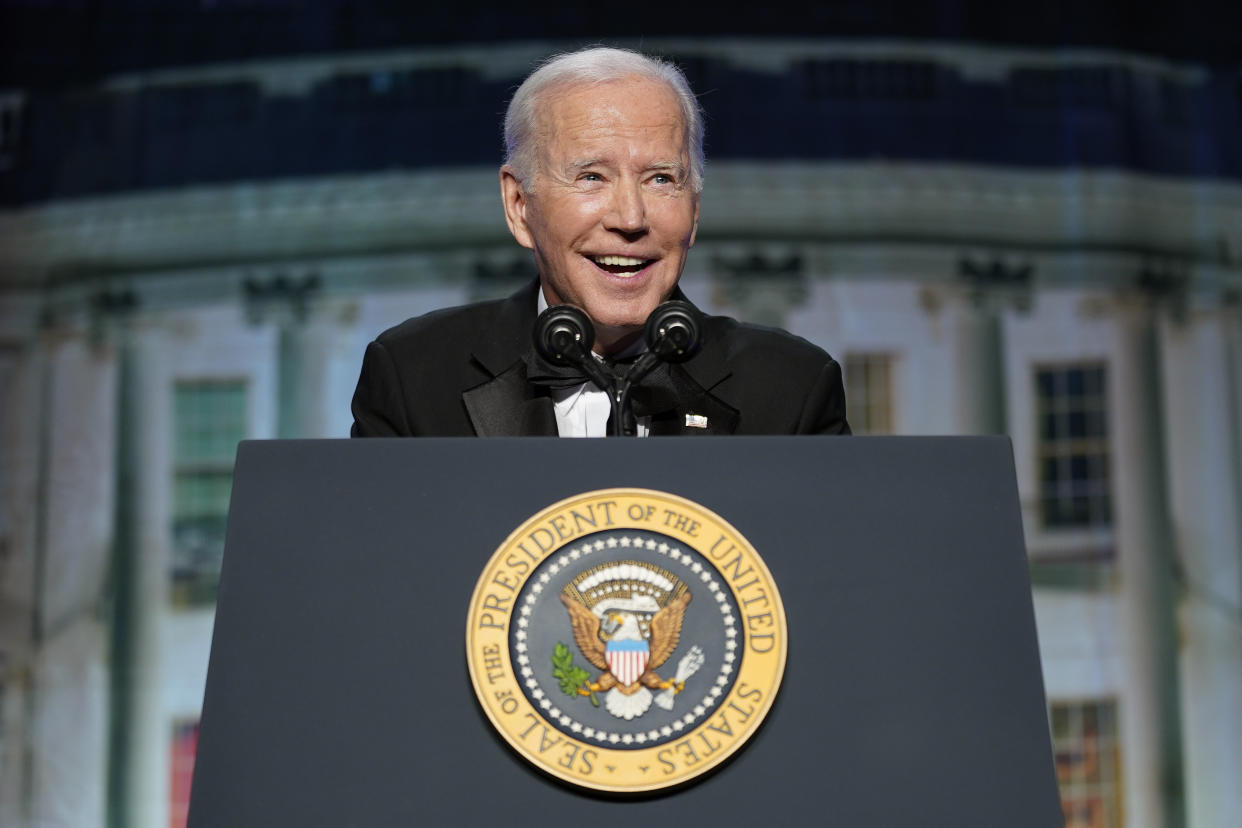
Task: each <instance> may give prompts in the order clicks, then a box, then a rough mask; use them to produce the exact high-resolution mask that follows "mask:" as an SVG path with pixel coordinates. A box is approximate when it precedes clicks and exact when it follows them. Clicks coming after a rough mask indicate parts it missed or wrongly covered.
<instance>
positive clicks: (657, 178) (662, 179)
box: [651, 173, 677, 185]
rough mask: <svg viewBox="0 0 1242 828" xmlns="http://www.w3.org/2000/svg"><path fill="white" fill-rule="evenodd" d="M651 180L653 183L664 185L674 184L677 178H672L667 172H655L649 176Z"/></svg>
mask: <svg viewBox="0 0 1242 828" xmlns="http://www.w3.org/2000/svg"><path fill="white" fill-rule="evenodd" d="M651 182H652V183H653V184H661V185H664V184H676V183H677V180H676V179H675V178H673V177H672V176H671V175H669V174H668V173H657V174H655V175H653V176H651Z"/></svg>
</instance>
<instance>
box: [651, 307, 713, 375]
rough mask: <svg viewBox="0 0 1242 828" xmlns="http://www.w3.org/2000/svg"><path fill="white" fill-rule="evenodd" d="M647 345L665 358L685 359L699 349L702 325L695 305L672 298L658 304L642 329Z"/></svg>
mask: <svg viewBox="0 0 1242 828" xmlns="http://www.w3.org/2000/svg"><path fill="white" fill-rule="evenodd" d="M643 336H644V337H645V338H646V340H647V349H648V350H649V351H651V352H652V353H653V354H655V355H656V356H658V357H659V358H660V359H661V360H663V361H664V362H685V361H686V360H688V359H690V358H691V357H692V356H694V355H695V354H696V353H698V351H699V345H700V343H701V341H702V329H701V328H700V327H699V319H698V314H697V312H696V311H695V308H694V305H691V304H690V303H689V302H683V301H681V300H680V299H672V300H670V301H668V302H664V303H663V304H661V305H659V306H658V307H656V309H655V310H653V311H652V312H651V315H650V316H648V317H647V325H646V327H645V328H644V329H643Z"/></svg>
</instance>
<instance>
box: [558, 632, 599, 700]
mask: <svg viewBox="0 0 1242 828" xmlns="http://www.w3.org/2000/svg"><path fill="white" fill-rule="evenodd" d="M552 677H553V678H554V679H556V680H557V681H559V682H560V683H561V692H562V693H564V694H565V695H566V696H586V697H587V698H589V699H590V700H591V704H593V705H594V706H596V707H599V699H597V698H595V691H594V690H592V689H591V686H590V685H589V684H588V683H587V682H588V680H589V679H590V678H591V674H590V673H588V672H587V671H586V670H584V669H582V668H581V667H579V666H577V665H575V664H574V654H573V653H571V652H570V651H569V648H568V647H566V646H565V645H564V644H562V643H561V642H559V641H558V642H556V646H555V647H553V648H552ZM583 691H585V692H583Z"/></svg>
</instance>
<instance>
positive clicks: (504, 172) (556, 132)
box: [500, 77, 699, 353]
mask: <svg viewBox="0 0 1242 828" xmlns="http://www.w3.org/2000/svg"><path fill="white" fill-rule="evenodd" d="M538 124H539V129H538V142H539V152H538V159H539V161H538V168H537V170H536V171H535V174H534V175H535V181H534V182H526V186H525V187H524V186H523V182H521V181H519V180H518V179H517V177H516V175H515V172H514V170H513V169H512V168H511V167H509V166H507V165H506V166H504V167H502V168H501V170H500V187H501V196H502V198H503V199H504V206H505V219H506V221H507V222H508V224H509V230H510V232H512V233H513V236H514V238H516V239H517V241H518V243H519V244H521V245H522V246H524V247H529V248H531V249H532V250H533V251H534V253H535V263H536V264H537V266H538V268H539V276H540V280H541V281H542V284H543V291H544V296H545V297H546V298H547V300H548V304H549V305H559V304H570V305H575V306H577V307H579V308H581V309H582V310H584V311H586V313H587V315H588V316H590V317H591V319H592V321H593V322H594V323H595V337H596V339H595V350H596V351H599V352H600V353H609V352H613V351H616V350H619V349H621V348H624V347H625V346H626V345H628V344H629V342H631V341H633V339H634V338H635V337H636V336H637V335H638V334H639V333H640V332H641V330H642V325H643V323H644V322H646V321H647V316H648V314H650V313H651V311H652V310H654V309H655V307H656V305H658V304H660V303H661V302H663V301H664V300H665V299H667V298H668V297H669V295H670V294H671V293H672V292H673V288H674V287H675V286H676V285H677V279H678V278H679V277H680V276H681V270H682V267H683V266H684V265H685V262H686V253H687V251H688V250H689V249H690V246H691V245H692V244H694V234H695V230H696V229H697V227H698V219H699V199H698V194H697V193H695V192H694V190H693V189H692V188H691V187H690V151H689V148H688V147H687V146H686V129H685V124H684V121H683V118H682V113H681V108H680V107H679V106H678V101H677V97H676V95H675V94H674V93H673V91H672V90H671V89H669V88H668V87H667V86H666V85H664V84H663V83H660V82H657V81H653V80H649V79H646V78H641V77H631V78H623V79H620V80H615V81H608V82H605V83H602V84H597V85H582V86H567V87H560V88H554V89H551V90H548V91H547V92H546V93H545V94H544V96H543V98H542V99H541V101H540V103H539V119H538ZM532 184H533V186H531V185H532Z"/></svg>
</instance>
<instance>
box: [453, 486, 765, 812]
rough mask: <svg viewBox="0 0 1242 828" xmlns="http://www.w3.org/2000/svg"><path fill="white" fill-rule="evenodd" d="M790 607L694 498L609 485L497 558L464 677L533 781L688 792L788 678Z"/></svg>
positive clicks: (571, 503)
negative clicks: (536, 773)
mask: <svg viewBox="0 0 1242 828" xmlns="http://www.w3.org/2000/svg"><path fill="white" fill-rule="evenodd" d="M785 653H786V629H785V612H784V609H783V607H782V606H781V600H780V595H779V594H778V592H777V589H776V584H775V583H774V582H773V580H772V576H771V574H770V573H769V572H768V569H767V567H766V566H765V565H764V563H763V561H762V560H761V559H760V558H759V555H758V553H756V552H755V550H754V548H753V547H752V546H751V545H750V544H749V543H748V542H747V541H746V539H745V538H743V537H742V536H741V535H740V534H739V533H738V532H737V530H736V529H734V528H733V527H732V526H730V525H729V524H728V523H726V522H725V521H724V520H722V519H721V518H720V517H719V516H717V515H715V514H713V513H712V512H710V511H708V510H707V509H704V508H703V507H702V506H699V505H698V504H696V503H692V502H691V501H689V500H686V499H684V498H681V497H678V496H676V495H671V494H667V493H664V492H657V491H651V490H646V489H605V490H601V491H595V492H588V493H585V494H581V495H578V496H576V497H571V498H569V499H567V500H563V501H561V502H560V503H556V504H553V505H551V506H549V507H548V508H546V509H544V510H543V511H542V512H540V513H539V514H537V515H535V516H533V517H531V518H530V519H529V520H527V521H526V522H525V523H523V524H522V525H521V526H519V527H518V528H517V529H515V530H514V532H513V533H512V534H511V535H510V536H509V537H508V538H507V539H506V540H505V542H504V543H503V544H501V546H500V548H499V549H497V550H496V552H495V554H494V555H492V558H491V560H490V561H489V562H488V564H487V566H486V568H485V569H484V570H483V574H482V575H481V576H480V577H479V582H478V585H477V586H476V587H475V591H474V597H473V598H472V599H471V602H470V611H469V615H468V617H467V625H466V660H467V663H468V665H469V668H470V679H471V681H472V683H473V684H474V690H475V693H476V694H477V696H478V698H479V703H480V704H481V705H482V706H483V710H484V711H485V712H486V714H487V716H488V718H489V719H490V720H491V722H492V724H493V725H495V727H496V729H497V730H498V731H499V732H500V734H501V735H502V736H503V737H504V739H505V740H506V741H507V742H508V743H509V744H510V745H512V746H513V748H514V749H515V750H516V751H517V752H518V753H519V754H520V755H522V756H523V757H524V758H525V759H527V760H528V761H530V762H531V763H533V764H534V765H535V766H536V767H538V768H540V769H541V770H543V771H545V772H547V773H549V774H551V775H553V776H555V777H557V778H559V779H561V780H563V781H565V782H569V783H571V784H574V785H579V786H582V787H586V788H593V789H596V790H600V791H610V792H621V793H624V792H641V791H652V790H656V789H660V788H666V787H670V786H673V785H679V784H682V783H685V782H688V781H690V780H692V779H694V778H696V777H698V776H700V775H701V774H703V773H705V772H707V771H709V770H711V769H712V768H715V767H717V766H718V765H720V763H721V762H723V761H724V760H725V759H727V758H728V757H730V756H731V755H733V754H734V753H736V752H737V751H738V749H740V748H741V747H742V745H744V744H745V743H746V740H747V739H749V738H750V736H751V735H752V734H753V733H754V732H755V730H756V729H757V728H758V727H759V724H760V722H762V721H763V718H764V716H765V715H766V714H767V712H768V710H769V709H770V708H771V706H772V702H773V700H774V699H775V696H776V692H777V689H778V688H779V686H780V681H781V675H782V673H783V672H784V669H785Z"/></svg>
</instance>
